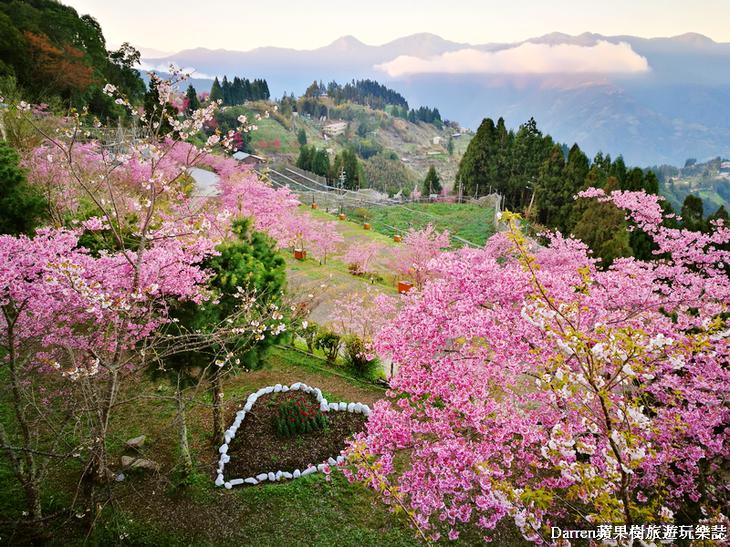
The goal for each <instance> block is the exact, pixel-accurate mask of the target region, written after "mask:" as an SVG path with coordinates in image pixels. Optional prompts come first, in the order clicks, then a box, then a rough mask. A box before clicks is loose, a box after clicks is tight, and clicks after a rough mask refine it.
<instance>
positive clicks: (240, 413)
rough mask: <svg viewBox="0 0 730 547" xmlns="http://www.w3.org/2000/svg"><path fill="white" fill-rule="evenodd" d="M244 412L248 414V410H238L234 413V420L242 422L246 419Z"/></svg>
mask: <svg viewBox="0 0 730 547" xmlns="http://www.w3.org/2000/svg"><path fill="white" fill-rule="evenodd" d="M246 412H248V410H239V411H238V412H236V418H241V419H242V420H243V419H244V418H245V417H246Z"/></svg>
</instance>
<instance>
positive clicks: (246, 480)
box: [243, 477, 259, 484]
mask: <svg viewBox="0 0 730 547" xmlns="http://www.w3.org/2000/svg"><path fill="white" fill-rule="evenodd" d="M243 482H245V483H246V484H258V483H259V481H257V480H256V479H254V478H253V477H249V478H247V479H244V480H243Z"/></svg>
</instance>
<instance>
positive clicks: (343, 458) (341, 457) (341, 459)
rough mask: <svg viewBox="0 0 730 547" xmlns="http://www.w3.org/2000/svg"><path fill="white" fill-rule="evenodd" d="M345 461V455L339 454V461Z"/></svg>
mask: <svg viewBox="0 0 730 547" xmlns="http://www.w3.org/2000/svg"><path fill="white" fill-rule="evenodd" d="M344 461H345V456H342V455H340V456H337V463H342V462H344Z"/></svg>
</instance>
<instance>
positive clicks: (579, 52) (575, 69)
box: [144, 33, 730, 165]
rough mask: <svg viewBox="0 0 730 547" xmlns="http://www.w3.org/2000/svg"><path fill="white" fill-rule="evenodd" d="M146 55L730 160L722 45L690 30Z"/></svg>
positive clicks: (616, 144) (420, 38)
mask: <svg viewBox="0 0 730 547" xmlns="http://www.w3.org/2000/svg"><path fill="white" fill-rule="evenodd" d="M144 62H145V66H148V67H157V68H159V67H164V66H167V65H168V64H169V63H170V62H175V63H176V64H178V65H179V66H182V67H193V68H195V69H196V70H197V71H198V74H197V76H202V77H212V76H214V75H223V74H227V75H228V76H229V78H230V77H232V76H234V75H238V76H245V77H248V78H254V77H263V78H266V79H267V80H268V83H269V87H270V89H271V92H272V94H273V95H274V96H280V95H281V94H282V93H283V92H285V91H286V92H291V91H293V92H294V93H295V94H297V95H298V94H301V93H302V92H303V91H304V89H305V88H306V86H307V85H308V84H310V83H311V82H312V80H314V79H316V80H323V81H324V82H325V83H326V82H328V81H329V80H332V79H334V80H337V81H339V82H344V81H348V80H350V79H352V78H363V77H370V78H374V79H377V80H378V81H380V82H382V83H385V84H386V85H388V86H390V87H392V88H394V89H396V90H397V91H399V92H401V93H402V94H403V95H404V96H405V97H406V98H407V99H408V101H409V102H410V104H411V106H419V105H429V106H436V107H438V108H439V110H440V111H441V114H442V116H443V117H444V118H447V119H452V120H456V121H458V122H460V123H461V124H462V125H465V126H467V127H471V128H475V127H476V126H478V124H479V122H480V121H481V120H482V118H484V117H486V116H491V117H494V118H496V117H499V116H503V117H504V118H505V119H506V121H507V123H508V125H509V126H512V127H516V126H517V125H519V124H520V123H522V122H524V121H525V120H527V119H528V118H529V117H530V116H533V117H535V119H536V120H537V122H538V125H539V127H540V128H542V129H543V130H544V131H546V132H549V133H550V134H552V135H553V136H554V137H555V138H556V139H558V140H560V141H564V142H566V143H568V144H572V143H573V142H578V143H579V144H580V146H581V147H582V148H583V149H584V150H586V151H588V152H590V153H594V152H597V151H598V150H602V151H604V152H609V153H611V154H613V155H616V154H618V153H622V154H623V155H624V157H625V159H626V160H627V162H628V163H630V164H635V165H652V164H661V163H670V164H675V165H676V164H683V163H684V160H685V159H686V158H689V157H693V158H697V159H700V160H702V159H705V158H708V157H713V156H718V155H720V156H730V43H716V42H714V41H712V40H711V39H709V38H707V37H705V36H702V35H699V34H691V33H690V34H683V35H681V36H675V37H672V38H652V39H646V38H638V37H635V36H602V35H598V34H591V33H585V34H581V35H579V36H569V35H565V34H559V33H553V34H548V35H546V36H542V37H539V38H532V39H529V40H525V41H523V42H517V43H510V44H481V45H473V44H465V43H457V42H451V41H448V40H444V39H442V38H440V37H439V36H436V35H433V34H415V35H412V36H407V37H405V38H400V39H397V40H394V41H392V42H389V43H387V44H384V45H380V46H371V45H367V44H364V43H362V42H360V41H359V40H357V39H356V38H354V37H352V36H345V37H343V38H339V39H338V40H335V41H334V42H333V43H331V44H330V45H328V46H325V47H321V48H318V49H313V50H295V49H286V48H276V47H262V48H257V49H253V50H250V51H230V50H211V49H204V48H197V49H190V50H184V51H180V52H178V53H175V54H172V55H169V56H166V57H156V58H152V57H149V56H148V57H145V58H144ZM196 83H197V86H198V88H199V89H200V90H203V89H205V87H206V86H207V85H209V83H210V82H209V81H206V80H205V79H200V80H196Z"/></svg>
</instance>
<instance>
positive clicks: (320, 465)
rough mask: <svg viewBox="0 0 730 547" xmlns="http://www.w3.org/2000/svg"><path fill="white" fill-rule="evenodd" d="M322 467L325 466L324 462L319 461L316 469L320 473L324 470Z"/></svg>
mask: <svg viewBox="0 0 730 547" xmlns="http://www.w3.org/2000/svg"><path fill="white" fill-rule="evenodd" d="M324 467H325V464H323V463H320V464H319V465H318V466H317V471H319V472H320V473H323V472H324Z"/></svg>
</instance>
